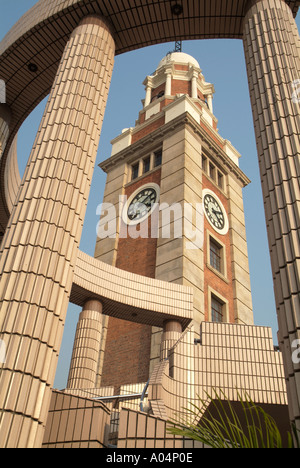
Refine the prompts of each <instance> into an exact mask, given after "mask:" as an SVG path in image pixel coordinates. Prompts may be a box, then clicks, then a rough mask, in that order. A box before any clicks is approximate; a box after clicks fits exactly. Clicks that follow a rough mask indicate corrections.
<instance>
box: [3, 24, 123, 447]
mask: <svg viewBox="0 0 300 468" xmlns="http://www.w3.org/2000/svg"><path fill="white" fill-rule="evenodd" d="M114 54H115V45H114V40H113V38H112V36H111V33H110V30H109V27H108V25H107V24H106V22H105V21H104V20H102V19H101V18H98V17H93V16H91V17H86V18H85V19H83V20H82V21H81V23H80V24H79V26H78V27H77V28H76V29H75V30H74V32H73V33H72V35H71V36H70V39H69V41H68V43H67V45H66V47H65V50H64V53H63V56H62V59H61V63H60V65H59V68H58V71H57V75H56V78H55V80H54V83H53V86H52V90H51V93H50V97H49V100H48V104H47V106H46V109H45V112H44V116H43V118H42V122H41V124H40V128H39V131H38V134H37V137H36V140H35V144H34V147H33V150H32V152H31V155H30V157H29V161H28V164H27V168H26V171H25V174H24V177H23V181H22V184H21V187H20V190H19V193H18V198H17V200H16V204H15V207H14V209H13V212H12V214H11V217H10V220H9V224H8V228H7V231H6V233H5V236H4V239H3V243H2V247H1V249H2V251H1V252H0V254H1V258H0V330H1V332H0V340H2V341H3V342H4V343H5V345H6V361H5V364H0V388H1V395H0V447H6V448H10V447H19V448H20V447H22V448H23V447H26V448H30V447H39V446H40V445H41V442H42V439H43V433H44V426H45V422H46V418H47V413H48V407H49V401H50V397H51V388H52V387H53V383H54V377H55V372H56V366H57V359H58V354H59V350H60V345H61V340H62V335H63V328H64V323H65V316H66V311H67V307H68V303H69V296H70V292H71V287H72V281H73V272H74V268H75V263H76V257H77V253H78V246H79V242H80V237H81V231H82V226H83V220H84V216H85V211H86V205H87V200H88V195H89V189H90V184H91V179H92V174H93V169H94V165H95V160H96V154H97V148H98V143H99V138H100V132H101V126H102V120H103V115H104V110H105V105H106V100H107V95H108V89H109V85H110V80H111V75H112V70H113V62H114Z"/></svg>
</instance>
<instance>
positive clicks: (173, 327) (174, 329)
mask: <svg viewBox="0 0 300 468" xmlns="http://www.w3.org/2000/svg"><path fill="white" fill-rule="evenodd" d="M181 335H182V325H181V323H179V322H177V321H176V320H167V321H166V322H165V323H164V328H163V333H162V338H161V347H160V360H161V361H163V360H164V359H167V357H168V352H169V350H170V349H171V348H172V347H173V346H174V345H175V344H176V343H177V341H178V340H179V338H180V337H181Z"/></svg>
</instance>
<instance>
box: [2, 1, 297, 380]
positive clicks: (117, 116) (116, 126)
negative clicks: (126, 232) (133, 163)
mask: <svg viewBox="0 0 300 468" xmlns="http://www.w3.org/2000/svg"><path fill="white" fill-rule="evenodd" d="M35 3H36V0H10V1H7V0H0V7H1V16H0V39H2V38H3V37H4V35H5V34H6V33H7V31H8V30H9V29H10V28H11V27H12V26H13V24H14V23H15V22H16V21H17V20H18V19H19V18H20V17H21V16H22V15H23V14H24V13H25V12H26V11H27V10H28V9H29V8H31V7H32V6H33V5H34V4H35ZM296 21H297V25H298V29H299V26H300V15H299V14H298V16H297V19H296ZM173 49H174V43H169V44H160V45H157V46H152V47H147V48H145V49H141V50H138V51H134V52H130V53H127V54H126V55H121V56H117V57H116V62H115V69H114V74H113V78H112V83H111V88H110V94H109V101H108V105H107V109H106V113H105V119H104V124H103V129H102V135H101V141H100V147H99V151H98V158H97V164H99V163H100V162H101V161H103V160H105V159H106V158H108V157H109V156H110V152H111V146H110V141H111V140H112V139H113V138H114V137H116V136H117V135H119V134H120V133H121V131H122V130H123V128H128V127H132V126H134V125H135V120H136V119H137V117H138V112H139V111H140V110H141V108H142V105H141V100H142V99H144V97H145V91H144V86H143V85H142V82H143V81H144V79H145V77H146V76H147V75H149V74H151V73H152V72H153V71H154V70H155V69H156V68H157V65H158V64H159V62H160V60H161V59H162V58H163V57H164V56H165V55H166V54H167V53H168V52H169V51H170V50H173ZM183 52H186V53H188V54H190V55H192V56H193V57H195V58H196V59H197V60H198V62H199V64H200V67H201V69H202V72H203V75H204V77H205V79H206V81H208V82H211V83H213V84H214V85H215V90H216V94H215V97H214V114H215V116H216V117H217V118H218V119H219V124H218V128H219V132H220V135H221V136H222V137H223V138H225V139H227V140H230V141H231V142H232V144H233V145H234V146H235V148H236V149H237V150H238V151H239V152H240V153H241V155H242V158H241V160H240V167H241V169H242V170H243V171H244V172H245V174H246V175H247V176H248V177H249V178H250V180H251V184H250V185H249V186H248V187H246V188H245V189H244V207H245V217H246V229H247V241H248V254H249V265H250V276H251V287H252V298H253V309H254V320H255V324H256V325H259V326H268V327H271V328H272V331H273V338H274V342H275V343H276V341H277V337H276V334H277V328H278V327H277V319H276V311H275V301H274V293H273V282H272V274H271V267H270V259H269V250H268V243H267V235H266V227H265V218H264V211H263V200H262V194H261V185H260V177H259V170H258V162H257V152H256V144H255V136H254V129H253V120H252V113H251V106H250V98H249V92H248V83H247V75H246V66H245V59H244V51H243V44H242V41H240V40H221V39H216V40H201V41H185V42H183ZM44 105H45V101H44V102H43V103H41V105H39V106H38V107H37V109H36V110H35V111H34V112H33V113H32V114H31V116H30V117H29V118H28V119H27V120H26V122H25V123H24V124H23V126H22V128H21V130H20V133H19V140H18V158H19V165H20V171H21V172H22V171H23V170H24V166H25V164H26V161H27V159H28V156H29V153H30V150H31V147H32V144H33V140H34V137H35V134H36V131H37V128H38V125H39V122H40V119H41V116H42V112H43V107H44ZM104 184H105V175H104V174H103V173H102V171H101V169H99V168H98V167H97V166H96V169H95V173H94V178H93V183H92V188H91V195H90V199H89V204H88V209H87V214H86V219H85V224H84V229H83V235H82V241H81V246H80V248H81V250H83V251H84V252H86V253H88V254H90V255H93V253H94V246H95V240H96V224H97V222H98V218H97V216H96V208H97V205H98V204H99V203H101V201H102V197H103V191H104ZM79 313H80V309H79V308H78V307H76V306H74V305H72V304H70V306H69V310H68V315H67V321H66V326H65V334H64V339H63V343H62V348H61V353H60V358H59V364H58V370H57V375H56V380H55V386H56V388H64V387H65V385H66V380H67V376H68V369H69V363H70V357H71V352H72V342H73V339H74V334H75V329H76V323H77V319H78V315H79Z"/></svg>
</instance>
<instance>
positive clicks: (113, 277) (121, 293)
mask: <svg viewBox="0 0 300 468" xmlns="http://www.w3.org/2000/svg"><path fill="white" fill-rule="evenodd" d="M91 298H93V299H97V300H99V301H100V302H101V303H102V304H103V313H104V314H105V315H109V316H110V317H116V318H119V319H123V320H128V321H133V322H135V323H143V324H146V325H152V326H155V327H160V328H162V327H163V324H164V322H165V321H166V320H177V321H178V322H180V323H181V324H182V327H183V328H184V329H185V328H186V327H187V325H188V324H189V323H190V321H191V319H192V313H193V293H192V288H189V287H186V286H181V285H177V284H174V283H167V282H164V281H159V280H155V279H152V278H147V277H146V276H140V275H135V274H134V273H129V272H127V271H124V270H119V269H118V268H115V267H113V266H111V265H108V264H106V263H103V262H101V261H99V260H97V259H95V258H93V257H90V256H89V255H86V254H84V253H83V252H79V254H78V258H77V263H76V268H75V273H74V279H73V288H72V293H71V302H73V303H75V304H77V305H80V306H83V305H84V304H85V302H86V301H87V300H88V299H91Z"/></svg>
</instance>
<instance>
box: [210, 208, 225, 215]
mask: <svg viewBox="0 0 300 468" xmlns="http://www.w3.org/2000/svg"><path fill="white" fill-rule="evenodd" d="M212 211H213V212H214V214H215V215H221V216H222V215H223V213H222V211H217V210H214V209H213V208H212Z"/></svg>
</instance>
